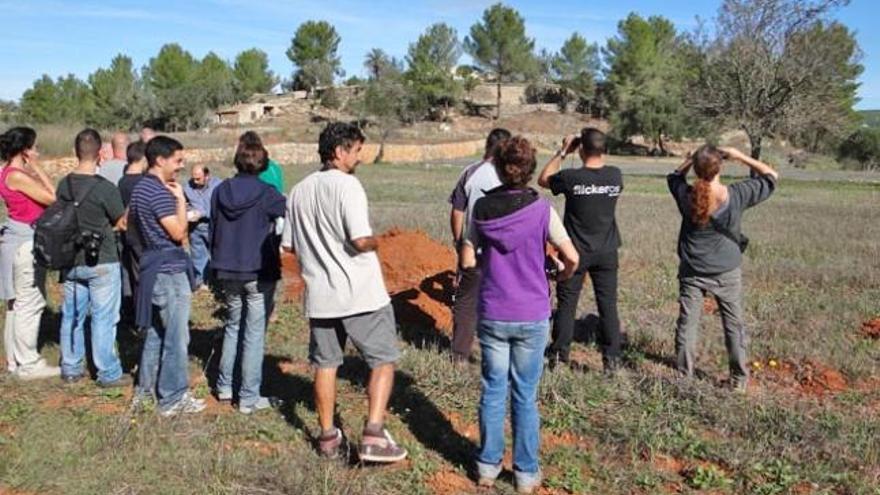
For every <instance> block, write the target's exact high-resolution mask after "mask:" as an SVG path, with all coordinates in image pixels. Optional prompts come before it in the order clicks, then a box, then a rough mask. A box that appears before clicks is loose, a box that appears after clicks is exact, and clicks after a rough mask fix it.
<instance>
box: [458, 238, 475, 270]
mask: <svg viewBox="0 0 880 495" xmlns="http://www.w3.org/2000/svg"><path fill="white" fill-rule="evenodd" d="M459 263H460V264H461V267H462V268H473V267H475V266H477V252H476V251H474V246H473V244H471V243H470V242H465V243H464V244H462V246H461V258H460V262H459Z"/></svg>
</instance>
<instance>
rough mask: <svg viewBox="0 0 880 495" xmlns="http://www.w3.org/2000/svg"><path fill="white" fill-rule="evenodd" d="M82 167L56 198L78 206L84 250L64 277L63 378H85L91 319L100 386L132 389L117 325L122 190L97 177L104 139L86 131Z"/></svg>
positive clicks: (79, 151)
mask: <svg viewBox="0 0 880 495" xmlns="http://www.w3.org/2000/svg"><path fill="white" fill-rule="evenodd" d="M74 148H75V150H76V156H77V159H78V160H79V164H78V165H77V167H76V169H74V171H73V172H71V173H70V174H69V175H68V176H67V177H65V178H64V179H62V180H61V182H60V183H59V185H58V191H57V195H58V197H59V198H62V199H64V200H68V201H69V200H74V198H75V200H76V201H79V202H80V204H79V206H78V207H77V224H78V226H79V231H80V244H81V247H80V249H79V252H78V253H77V255H76V260H75V264H74V266H73V267H72V268H70V269H69V270H66V271H65V272H64V273H63V275H64V303H63V305H62V309H61V377H62V378H63V379H64V381H66V382H68V383H72V382H75V381H78V380H79V379H80V378H82V377H83V376H85V374H86V372H87V369H86V359H85V354H86V346H85V330H84V328H83V327H84V325H85V321H86V316H87V315H89V316H91V331H90V332H89V336H90V343H91V346H90V348H91V351H92V362H94V364H95V368H97V370H98V385H99V386H101V387H123V386H128V385H131V383H132V380H131V377H130V376H129V375H125V374H123V371H122V365H121V363H120V361H119V354H118V353H117V352H116V324H117V323H118V322H119V303H120V283H121V271H120V268H119V254H118V251H117V249H118V248H117V244H116V230H118V229H119V228H121V227H122V226H123V223H124V221H125V220H124V215H123V214H124V213H125V207H124V206H123V205H122V198H121V197H120V196H119V190H118V189H117V188H116V186H115V185H113V184H112V183H111V182H110V181H108V180H107V179H105V178H103V177H101V176H98V175H96V171H97V164H98V152H99V151H100V149H101V136H100V135H99V134H98V132H97V131H95V130H94V129H86V130H84V131H82V132H80V133H79V134H77V136H76V140H75V142H74Z"/></svg>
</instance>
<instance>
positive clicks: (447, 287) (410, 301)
mask: <svg viewBox="0 0 880 495" xmlns="http://www.w3.org/2000/svg"><path fill="white" fill-rule="evenodd" d="M454 280H455V273H454V272H452V271H451V270H446V271H443V272H440V273H437V274H434V275H432V276H430V277H427V278H425V279H424V280H422V281H421V282H420V283H419V287H418V289H416V288H412V289H408V290H404V291H400V292H397V293H395V294H393V295H392V296H391V304H392V306H393V307H394V317H395V319H396V320H397V322H398V323H399V324H400V326H401V329H402V330H401V337H402V338H403V340H405V341H406V342H407V343H409V344H410V345H412V346H413V347H415V348H417V349H425V348H434V349H448V348H449V347H450V345H451V344H452V342H451V341H450V339H449V336H448V335H446V334H444V333H443V332H441V331H440V330H438V328H437V327H438V322H437V319H436V318H435V317H434V316H433V315H431V314H429V313H427V312H425V310H424V309H422V308H421V307H420V306H419V305H418V304H417V303H416V302H415V300H416V299H417V298H418V297H419V294H420V293H421V294H425V295H426V296H428V297H429V298H431V299H433V300H434V301H436V302H438V303H440V304H442V305H444V306H447V307H451V306H452V294H453V293H454V290H453V288H452V286H453V282H454Z"/></svg>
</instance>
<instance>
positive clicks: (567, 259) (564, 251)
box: [553, 240, 580, 280]
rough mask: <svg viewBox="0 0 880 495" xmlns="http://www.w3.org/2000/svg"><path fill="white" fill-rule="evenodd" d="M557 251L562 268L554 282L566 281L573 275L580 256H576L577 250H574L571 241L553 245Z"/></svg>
mask: <svg viewBox="0 0 880 495" xmlns="http://www.w3.org/2000/svg"><path fill="white" fill-rule="evenodd" d="M553 247H555V248H556V249H557V250H558V251H559V259H560V260H561V261H562V264H563V266H564V268H563V269H562V271H561V272H559V275H558V276H557V277H556V280H567V279H569V278H571V276H572V275H574V271H575V270H577V267H578V263H580V256H579V255H578V252H577V249H575V248H574V244H572V242H571V240H567V241H565V242H561V243H559V245H554V246H553Z"/></svg>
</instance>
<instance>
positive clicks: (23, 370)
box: [15, 361, 61, 380]
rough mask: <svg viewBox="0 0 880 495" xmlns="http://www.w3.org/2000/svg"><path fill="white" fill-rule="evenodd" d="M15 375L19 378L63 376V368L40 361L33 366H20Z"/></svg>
mask: <svg viewBox="0 0 880 495" xmlns="http://www.w3.org/2000/svg"><path fill="white" fill-rule="evenodd" d="M15 376H16V377H17V378H18V379H19V380H43V379H46V378H57V377H59V376H61V368H59V367H58V366H49V365H48V364H46V362H45V361H39V362H37V363H36V364H33V365H31V366H19V367H18V369H16V370H15Z"/></svg>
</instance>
